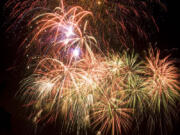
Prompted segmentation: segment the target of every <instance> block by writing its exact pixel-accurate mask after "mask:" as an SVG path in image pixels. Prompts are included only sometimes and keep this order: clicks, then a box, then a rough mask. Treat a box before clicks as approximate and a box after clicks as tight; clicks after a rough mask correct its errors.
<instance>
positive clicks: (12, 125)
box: [0, 0, 180, 135]
mask: <svg viewBox="0 0 180 135" xmlns="http://www.w3.org/2000/svg"><path fill="white" fill-rule="evenodd" d="M5 1H6V0H1V1H0V8H1V9H0V18H1V21H0V60H1V61H0V62H1V64H0V135H33V134H34V132H35V131H33V129H34V127H33V126H32V124H31V123H30V122H28V121H27V119H26V118H25V117H24V113H25V112H24V111H22V110H23V109H22V108H23V107H22V106H20V104H19V102H18V100H17V98H16V97H15V93H16V92H17V90H18V87H19V85H18V84H19V81H20V80H21V79H22V78H21V77H22V75H21V73H19V72H18V71H17V70H11V69H14V67H13V64H14V63H15V61H16V56H17V53H16V49H17V46H15V45H12V43H13V41H11V39H13V37H11V36H12V35H10V36H9V35H8V34H7V33H6V32H5V27H4V24H6V18H7V17H6V14H7V13H5V12H4V11H5V10H4V6H3V5H4V2H5ZM163 1H164V2H165V3H166V6H167V11H166V12H164V11H159V9H158V8H155V9H154V11H153V12H154V13H153V14H154V17H155V19H156V21H157V24H158V26H159V29H160V31H159V33H156V34H154V35H153V36H152V41H153V42H157V46H158V47H159V48H160V49H161V50H162V51H163V52H164V53H166V54H169V53H171V54H172V57H173V58H175V59H177V62H178V63H177V66H179V68H180V50H179V39H180V37H179V35H180V34H179V30H178V28H179V24H178V19H179V7H178V6H179V5H178V4H177V1H176V2H175V1H174V0H163ZM6 12H8V11H6ZM179 107H180V106H179ZM177 111H180V109H179V110H177ZM179 116H180V113H179ZM41 126H42V127H38V128H37V129H38V130H37V134H38V135H46V134H47V135H48V134H54V135H56V134H57V135H58V130H57V127H58V124H57V125H56V126H54V125H53V124H52V125H51V124H50V125H48V126H46V125H43V124H42V125H41ZM173 131H174V132H173V134H172V135H180V120H178V122H177V123H176V124H175V126H174V130H173Z"/></svg>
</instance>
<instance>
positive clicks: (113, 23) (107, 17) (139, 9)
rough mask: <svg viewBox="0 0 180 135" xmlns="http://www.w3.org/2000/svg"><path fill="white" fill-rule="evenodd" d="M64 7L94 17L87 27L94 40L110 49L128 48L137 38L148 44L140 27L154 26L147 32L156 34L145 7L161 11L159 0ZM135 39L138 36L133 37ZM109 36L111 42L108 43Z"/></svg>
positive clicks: (101, 0) (91, 1)
mask: <svg viewBox="0 0 180 135" xmlns="http://www.w3.org/2000/svg"><path fill="white" fill-rule="evenodd" d="M67 3H69V4H74V3H75V4H78V5H81V6H82V7H84V8H85V9H89V10H91V11H92V12H93V14H94V16H95V17H94V20H93V21H92V22H93V23H94V24H93V23H91V24H92V27H93V28H94V29H93V30H94V31H95V32H94V33H97V35H96V36H97V37H98V39H100V41H99V42H100V43H102V44H103V45H107V46H106V47H108V46H109V45H111V46H112V43H113V44H116V45H119V44H120V45H123V46H125V47H127V48H129V47H132V45H134V44H135V41H136V40H137V38H139V39H141V38H142V39H143V41H144V40H148V38H149V32H150V31H147V27H146V26H145V25H142V24H143V23H144V21H145V22H148V24H149V25H152V26H154V29H153V31H151V32H154V31H156V30H157V31H158V30H159V29H158V26H157V24H156V21H155V19H154V17H153V16H152V14H151V13H150V11H149V5H150V4H151V3H158V4H160V5H162V7H165V6H164V5H163V3H162V2H160V1H159V0H152V1H137V0H127V1H124V0H119V1H113V0H112V1H107V0H86V1H84V0H80V1H76V0H74V1H68V2H67ZM142 20H143V22H142ZM132 33H134V34H132ZM135 35H138V36H137V37H135ZM112 36H113V37H115V38H113V39H112Z"/></svg>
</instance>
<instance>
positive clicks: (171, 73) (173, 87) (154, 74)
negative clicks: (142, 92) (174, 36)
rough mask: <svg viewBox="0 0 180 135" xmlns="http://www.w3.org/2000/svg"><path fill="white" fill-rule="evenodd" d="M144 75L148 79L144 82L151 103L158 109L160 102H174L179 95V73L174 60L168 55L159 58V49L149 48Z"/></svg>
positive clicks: (164, 103) (165, 103)
mask: <svg viewBox="0 0 180 135" xmlns="http://www.w3.org/2000/svg"><path fill="white" fill-rule="evenodd" d="M146 60H147V63H146V68H147V70H146V75H147V76H148V79H147V80H146V82H145V84H146V85H147V89H148V90H149V94H150V96H151V98H152V101H153V103H152V104H154V103H155V104H156V105H158V108H159V109H160V104H161V102H162V103H163V105H165V106H167V103H173V104H174V103H175V102H174V100H175V99H176V97H177V96H178V95H179V94H178V90H180V87H179V81H178V79H179V73H178V69H177V68H176V67H175V66H174V61H173V60H170V59H169V56H167V57H165V58H163V59H161V58H160V51H159V50H158V49H155V51H154V50H153V49H152V48H150V49H149V56H148V57H146Z"/></svg>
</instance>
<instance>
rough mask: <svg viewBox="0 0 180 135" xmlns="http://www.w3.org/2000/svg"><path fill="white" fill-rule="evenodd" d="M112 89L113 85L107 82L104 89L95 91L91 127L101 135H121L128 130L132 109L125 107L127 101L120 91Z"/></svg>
mask: <svg viewBox="0 0 180 135" xmlns="http://www.w3.org/2000/svg"><path fill="white" fill-rule="evenodd" d="M112 85H113V86H112ZM112 88H115V85H114V84H113V83H109V82H108V81H107V82H106V83H105V84H104V87H101V88H100V89H98V90H97V91H96V94H95V97H96V98H95V100H96V101H95V103H94V104H93V111H92V114H91V118H92V120H93V122H92V125H93V126H94V127H95V128H97V129H98V130H99V133H102V134H108V133H110V132H111V134H112V135H114V134H123V133H124V132H127V131H128V129H129V128H130V125H131V120H132V117H131V114H132V111H133V109H131V108H128V107H127V104H128V101H126V100H125V98H124V95H123V94H122V93H121V92H120V90H119V89H112ZM98 127H99V128H98Z"/></svg>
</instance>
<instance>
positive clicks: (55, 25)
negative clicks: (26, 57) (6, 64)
mask: <svg viewBox="0 0 180 135" xmlns="http://www.w3.org/2000/svg"><path fill="white" fill-rule="evenodd" d="M87 15H92V13H91V12H89V11H85V10H83V9H82V8H81V7H79V6H75V7H72V8H70V9H68V10H67V11H66V10H65V8H64V5H63V2H62V1H61V7H56V8H55V9H54V12H53V13H43V14H40V15H38V16H36V17H35V18H34V19H33V20H32V21H30V22H29V25H32V27H35V28H33V31H32V33H30V35H29V36H28V38H29V40H30V41H27V39H25V40H24V42H22V44H21V46H24V44H25V43H26V42H27V43H28V45H27V46H26V53H27V51H29V50H32V48H33V47H34V48H35V49H36V50H38V52H43V54H50V52H51V50H55V51H56V53H61V54H62V55H63V54H64V52H65V53H66V54H67V53H68V52H69V51H71V49H72V48H74V49H75V48H79V49H80V51H81V55H89V56H91V58H92V59H94V56H93V52H92V49H93V48H94V49H96V50H100V49H99V48H98V46H97V41H96V39H95V38H94V37H93V36H91V35H89V34H88V33H87V32H86V29H87V24H88V22H87V21H86V22H85V23H84V24H82V21H83V18H84V17H86V16H87ZM33 25H35V26H33ZM81 27H82V29H83V31H81ZM27 43H26V44H27ZM33 45H34V46H33ZM21 46H20V47H21ZM77 52H78V51H75V55H78V53H77ZM64 55H65V54H64ZM62 57H64V56H62Z"/></svg>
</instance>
